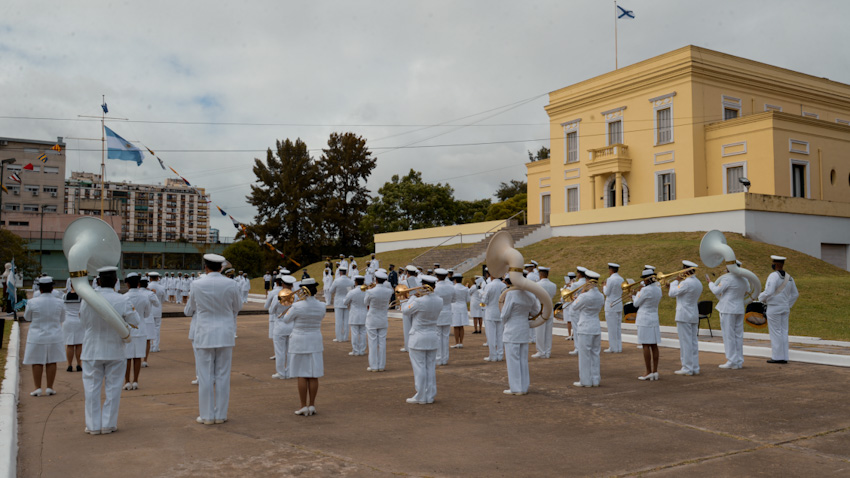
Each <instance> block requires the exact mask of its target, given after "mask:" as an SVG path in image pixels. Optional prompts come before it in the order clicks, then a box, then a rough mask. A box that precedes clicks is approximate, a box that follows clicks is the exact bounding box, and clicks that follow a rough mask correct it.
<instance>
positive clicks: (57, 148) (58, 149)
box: [50, 144, 62, 153]
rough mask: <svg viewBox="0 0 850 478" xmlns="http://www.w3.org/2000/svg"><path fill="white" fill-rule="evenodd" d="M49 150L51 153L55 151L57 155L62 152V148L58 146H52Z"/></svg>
mask: <svg viewBox="0 0 850 478" xmlns="http://www.w3.org/2000/svg"><path fill="white" fill-rule="evenodd" d="M50 149H52V150H53V151H56V152H57V153H61V152H62V146H59V144H54V145H53V147H51V148H50Z"/></svg>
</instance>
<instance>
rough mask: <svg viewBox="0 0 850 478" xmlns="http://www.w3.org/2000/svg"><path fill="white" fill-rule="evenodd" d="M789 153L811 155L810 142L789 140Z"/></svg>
mask: <svg viewBox="0 0 850 478" xmlns="http://www.w3.org/2000/svg"><path fill="white" fill-rule="evenodd" d="M788 151H789V152H792V153H797V154H809V142H808V141H803V140H800V139H793V138H788Z"/></svg>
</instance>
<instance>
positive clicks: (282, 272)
mask: <svg viewBox="0 0 850 478" xmlns="http://www.w3.org/2000/svg"><path fill="white" fill-rule="evenodd" d="M280 273H281V274H291V272H289V269H287V268H286V267H284V268H283V269H281V270H280Z"/></svg>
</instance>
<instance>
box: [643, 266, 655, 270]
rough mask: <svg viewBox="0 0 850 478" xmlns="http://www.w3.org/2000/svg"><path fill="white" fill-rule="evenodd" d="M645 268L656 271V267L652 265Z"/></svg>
mask: <svg viewBox="0 0 850 478" xmlns="http://www.w3.org/2000/svg"><path fill="white" fill-rule="evenodd" d="M643 268H644V269H652V270H655V266H650V265H645V266H643Z"/></svg>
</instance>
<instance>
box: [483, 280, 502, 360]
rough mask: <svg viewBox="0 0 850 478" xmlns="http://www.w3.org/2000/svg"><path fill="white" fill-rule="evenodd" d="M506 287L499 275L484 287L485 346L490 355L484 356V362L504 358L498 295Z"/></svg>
mask: <svg viewBox="0 0 850 478" xmlns="http://www.w3.org/2000/svg"><path fill="white" fill-rule="evenodd" d="M506 288H507V286H506V285H505V283H504V282H503V281H502V278H501V277H493V281H492V282H490V283H489V284H487V287H485V288H484V332H485V333H486V335H487V346H488V347H489V348H490V355H488V356H487V357H484V360H485V361H486V362H501V361H502V360H503V359H504V353H505V349H504V347H503V342H502V340H503V337H502V315H501V312H500V311H499V297H500V296H501V295H502V291H503V290H505V289H506Z"/></svg>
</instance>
